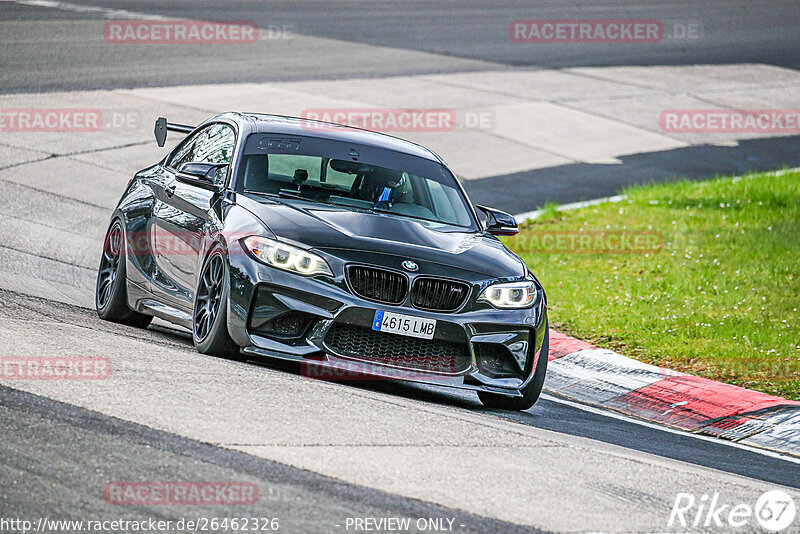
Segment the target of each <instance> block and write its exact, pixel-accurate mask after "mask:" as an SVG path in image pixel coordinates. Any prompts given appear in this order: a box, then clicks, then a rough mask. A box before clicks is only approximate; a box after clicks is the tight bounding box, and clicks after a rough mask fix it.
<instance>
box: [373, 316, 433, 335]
mask: <svg viewBox="0 0 800 534" xmlns="http://www.w3.org/2000/svg"><path fill="white" fill-rule="evenodd" d="M372 329H373V330H377V331H378V332H389V333H390V334H400V335H401V336H410V337H421V338H422V339H433V332H434V330H436V319H423V318H422V317H414V316H413V315H403V314H402V313H392V312H387V311H383V310H378V311H376V312H375V318H374V319H373V321H372Z"/></svg>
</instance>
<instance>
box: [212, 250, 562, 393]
mask: <svg viewBox="0 0 800 534" xmlns="http://www.w3.org/2000/svg"><path fill="white" fill-rule="evenodd" d="M332 267H333V269H334V272H339V273H342V274H340V275H339V276H337V277H334V278H318V277H310V278H307V277H302V276H299V275H296V274H293V273H287V272H284V271H281V270H278V269H274V268H272V267H269V266H267V265H263V264H261V263H259V262H256V261H255V260H253V259H251V258H249V257H248V256H246V255H231V256H230V277H231V279H230V287H231V293H230V294H231V298H230V299H229V310H228V330H229V332H230V334H231V337H232V338H233V339H234V341H235V342H236V343H237V344H238V345H239V346H240V347H242V352H243V353H245V354H251V355H258V356H268V357H272V358H280V359H284V360H291V361H296V362H300V363H301V372H302V373H303V374H304V375H307V376H309V377H312V378H320V379H330V380H348V379H353V380H358V379H361V380H363V379H369V380H372V379H375V378H383V379H391V380H405V381H411V382H419V383H426V384H434V385H440V386H448V387H457V388H464V389H471V390H478V391H487V392H492V393H499V394H504V395H510V396H519V395H521V393H520V390H521V389H523V388H524V387H525V386H527V385H528V384H529V383H530V382H531V381H532V380H533V379H534V376H535V373H536V369H537V367H541V366H538V365H537V364H538V363H539V359H540V358H541V357H547V355H542V354H541V352H542V351H541V348H542V344H543V341H544V339H545V336H546V335H547V331H546V324H547V322H546V306H545V299H544V294H543V292H542V291H541V290H540V293H541V294H540V295H538V296H537V300H536V302H535V303H534V305H533V306H532V307H531V308H528V309H523V310H498V309H494V308H491V307H488V305H477V304H476V303H475V299H476V296H477V294H478V293H479V292H480V290H481V288H482V287H485V285H486V284H487V282H484V285H483V286H481V285H480V283H479V282H476V283H475V284H474V286H473V289H472V293H471V295H470V297H469V299H468V301H467V303H466V304H465V306H464V307H463V309H462V310H461V311H458V312H454V313H444V312H431V311H425V310H421V309H417V308H413V307H411V306H410V305H407V304H406V305H399V306H392V305H385V304H380V303H376V302H372V301H369V300H365V299H362V298H360V297H358V296H357V295H355V294H353V293H352V292H351V291H350V290H349V289H348V285H347V283H346V281H345V279H344V278H345V276H344V274H343V273H344V264H342V265H339V266H334V265H332ZM337 267H338V269H337ZM377 310H384V311H387V312H394V313H400V314H405V315H412V316H416V317H422V318H427V319H435V320H436V321H437V324H436V329H435V332H434V338H433V340H431V342H430V344H429V345H426V341H425V340H419V339H418V338H407V337H406V336H398V335H396V334H387V333H383V332H375V331H373V330H372V329H371V326H372V322H373V318H374V315H375V312H376V311H377ZM343 331H344V332H345V334H342V332H343ZM346 335H349V336H351V337H353V336H355V337H356V338H357V339H358V340H359V341H360V345H357V346H360V347H371V348H368V349H365V350H362V351H361V352H356V353H354V352H353V351H352V350H350V348H349V347H351V345H343V344H342V341H341V340H342V339H347V338H346V337H343V336H346ZM374 336H380V337H378V338H375V337H374ZM387 336H389V338H387ZM395 338H402V339H395ZM389 339H391V343H390V344H392V347H391V348H392V350H393V351H394V352H395V353H396V352H397V351H398V350H399V351H402V350H404V349H403V347H408V354H409V356H407V357H406V356H404V357H402V358H399V359H391V358H385V357H383V356H384V355H383V354H381V353H380V351H381V350H382V349H381V348H380V347H382V346H383V347H386V342H387V340H389ZM376 342H377V343H376ZM395 345H396V346H395ZM426 347H430V350H431V353H427V352H425V351H426ZM443 347H444V348H443ZM434 349H435V350H434ZM448 351H450V352H453V351H455V352H457V353H458V356H457V357H454V359H453V360H452V361H451V362H450V361H448V360H447V359H446V358H444V359H443V357H444V356H443V355H446V354H447V353H448ZM432 353H435V354H437V355H438V356H436V357H434V356H432V355H431V354H432ZM436 358H438V359H436Z"/></svg>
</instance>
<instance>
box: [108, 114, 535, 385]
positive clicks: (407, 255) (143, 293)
mask: <svg viewBox="0 0 800 534" xmlns="http://www.w3.org/2000/svg"><path fill="white" fill-rule="evenodd" d="M221 121H224V122H226V123H235V124H236V126H235V128H236V132H237V143H236V146H237V150H236V151H235V153H234V156H233V161H232V164H231V165H230V167H229V169H228V177H227V180H226V184H227V186H226V187H225V188H222V189H221V190H220V191H209V190H207V189H204V188H200V187H196V186H193V185H191V184H189V183H182V182H180V181H177V180H176V178H175V171H174V169H170V168H168V167H166V166H165V165H164V163H165V162H166V161H167V159H168V158H165V159H164V160H163V161H162V162H161V163H159V164H158V165H155V166H153V167H150V168H147V169H144V170H142V171H140V172H139V173H137V174H136V176H135V177H134V180H132V182H131V184H130V185H129V187H128V188H127V189H126V191H125V193H124V194H123V196H122V198H121V200H120V203H119V205H118V206H117V208H116V209H115V211H114V215H113V217H114V218H119V219H121V220H122V221H123V222H124V226H125V229H126V234H127V239H128V244H127V245H128V246H127V255H126V256H127V272H128V284H127V288H128V299H129V305H130V307H131V308H132V309H134V310H136V311H139V312H143V313H149V314H152V315H156V316H158V317H161V318H164V319H167V320H169V321H172V322H175V323H177V324H181V325H183V326H186V327H188V328H191V314H192V306H193V299H194V292H195V288H196V286H197V281H198V276H199V274H198V273H199V272H200V270H201V267H202V264H203V261H204V260H205V257H206V256H207V255H208V253H209V251H210V250H211V249H212V248H213V247H223V248H224V249H225V250H226V251H227V256H228V262H229V263H228V266H229V275H230V287H231V292H230V299H229V302H228V314H227V316H228V331H229V333H230V335H231V337H232V338H233V340H234V341H235V342H236V343H237V344H238V345H239V346H240V347H242V350H243V351H245V352H249V353H252V354H263V355H269V356H273V357H280V358H286V359H292V360H300V361H303V360H304V359H305V358H306V357H312V358H313V361H314V362H316V363H318V364H320V365H327V366H332V367H336V366H338V365H342V364H343V362H344V363H346V362H347V360H346V359H342V358H340V357H339V356H337V355H335V354H332V353H331V352H330V351H328V350H327V349H326V346H325V344H324V334H325V331H326V328H327V327H329V326H330V325H331V323H332V322H333V321H334V320H336V318H337V317H344V316H345V315H344V314H347V317H348V321H349V320H351V319H350V316H352V317H353V318H354V319H352V320H353V321H355V322H354V324H356V323H358V324H361V323H364V322H366V323H369V321H368V320H367V319H368V318H369V317H370V316H371V314H374V311H375V310H377V309H382V310H386V311H394V312H397V313H404V314H408V315H415V316H420V317H429V318H435V319H437V320H438V321H440V324H441V325H442V328H441V329H440V328H438V327H437V331H436V337H437V338H438V337H442V336H444V337H445V338H450V339H455V338H462V340H467V341H473V342H475V341H489V342H497V343H505V344H511V343H514V342H515V341H519V340H525V342H526V343H529V344H530V346H531V355H532V356H533V357H532V358H530V360H529V365H528V367H529V369H527V371H526V372H527V373H528V374H527V375H526V376H525V377H524V378H523V379H510V378H506V379H492V378H490V377H487V376H485V375H483V374H481V373H480V372H479V371H478V369H477V367H476V364H475V354H474V350H473V348H472V345H471V344H470V354H471V357H472V362H473V363H472V367H471V369H470V372H469V373H464V374H462V375H460V376H447V377H441V379H440V380H437V381H436V383H439V384H443V385H450V386H457V387H466V388H471V389H480V390H485V391H494V392H504V393H506V394H519V393H518V390H519V389H520V388H522V387H524V386H525V385H527V384H528V383H529V382H530V381H531V380H532V379H533V376H534V370H535V368H536V367H537V366H536V363H537V361H539V359H540V356H541V354H540V349H541V347H542V343H543V341H544V340H545V339H546V326H545V325H546V298H545V295H544V291H543V290H542V289H541V286H539V288H540V289H539V291H538V293H537V300H536V302H535V303H534V305H533V306H532V307H531V308H528V309H522V310H499V309H494V308H492V307H491V306H490V305H488V304H483V303H478V302H477V301H476V300H477V297H478V295H479V293H480V291H482V290H483V289H484V288H486V287H487V286H488V285H490V284H491V283H493V282H495V281H498V280H500V281H512V280H520V279H523V278H528V279H533V280H535V278H533V275H532V274H531V273H529V272H527V269H526V268H525V266H524V264H523V263H522V261H521V260H520V259H519V258H518V257H517V256H515V255H514V254H513V253H511V252H510V251H509V250H508V249H507V248H506V247H505V246H504V245H503V244H502V243H501V242H500V241H499V240H498V239H497V238H496V237H494V236H491V235H489V234H488V233H486V232H485V231H482V232H475V231H472V232H470V231H459V230H458V229H457V228H455V227H442V228H440V229H436V228H432V227H431V225H429V224H427V223H423V222H420V221H416V220H413V219H409V218H404V217H397V216H392V215H386V214H377V213H365V212H363V211H360V210H354V209H348V208H339V207H334V206H329V205H322V204H319V205H317V204H312V203H309V202H305V201H298V200H293V199H277V198H276V199H266V198H263V197H254V196H251V195H248V194H242V193H237V192H235V190H236V188H237V185H236V183H232V177H235V176H237V173H238V165H239V156H240V154H241V153H242V145H243V141H242V136H246V135H248V133H252V132H255V131H259V132H264V131H265V130H266V129H269V131H270V132H275V135H279V136H280V135H285V134H296V135H306V136H307V135H309V133H308V132H307V131H303V132H302V133H301V132H300V131H298V129H299V128H300V126H298V124H297V121H291V120H283V119H277V120H273V119H272V118H270V120H268V121H256V120H254V119H252V118H250V117H247V116H242V115H238V114H226V115H223V116H219V117H216V118H214V119H211V120H210V121H207V122H206V123H204V124H203V125H200V126H199V127H198V129H199V128H201V127H204V126H206V125H208V124H210V123H212V122H221ZM325 136H326V138H331V139H338V138H339V136H340V137H344V138H346V139H348V140H350V139H352V140H353V141H354V142H355V141H358V142H359V143H360V144H364V145H370V144H380V143H383V145H384V146H387V145H388V146H390V147H392V149H395V150H405V151H408V152H410V153H412V154H413V155H415V156H417V157H424V158H427V159H429V160H431V161H435V162H437V163H438V162H440V160H439V159H438V157H437V156H435V155H434V154H433V153H431V152H429V151H427V150H426V149H423V148H422V147H418V145H414V144H412V143H408V142H406V141H402V140H398V139H395V138H390V137H388V136H384V135H381V134H375V133H371V132H363V131H360V130H355V131H353V129H349V128H342V129H341V130H337V131H335V132H326V133H325ZM172 188H174V193H172V194H169V191H168V189H172ZM467 202H468V201H467ZM468 203H469V202H468ZM469 206H470V209H471V210H472V215H473V216H474V217H475V218H476V221H477V220H478V219H477V216H476V213H475V211H474V208H473V207H472V205H471V204H469ZM476 224H477V223H476ZM247 235H261V236H264V237H270V238H276V237H277V238H279V239H281V240H284V241H287V242H290V243H291V242H293V243H295V244H297V245H299V246H301V247H303V248H307V249H311V248H313V249H314V250H315V251H317V252H318V254H320V255H321V256H323V257H324V258H325V259H326V261H327V262H328V264H329V265H330V267H331V269H332V271H333V274H334V275H333V277H328V276H322V275H320V276H314V277H304V276H300V275H297V274H294V273H288V272H285V271H281V270H278V269H275V268H272V267H270V266H268V265H265V264H263V263H260V262H258V261H256V260H255V259H254V258H253V257H252V256H250V255H249V253H248V252H247V251H246V250H244V248H243V246H242V244H241V239H242V238H243V237H244V236H247ZM387 236H391V237H387ZM179 241H182V242H185V246H186V247H187V248H186V250H188V251H189V253H185V254H174V253H169V251H159V250H158V247H157V246H153V245H154V244H157V243H162V244H163V243H164V242H169V243H175V242H179ZM406 259H413V260H414V261H416V262H417V263H418V264H419V270H418V271H417V272H414V273H406V274H407V276H408V277H409V278H410V279H411V280H412V281H413V279H414V278H415V277H417V276H434V277H442V278H449V279H457V280H462V281H465V282H467V283H469V284H470V285H471V287H472V289H471V292H470V295H469V298H468V300H467V302H466V303H465V304H464V305H463V306H462V308H461V309H460V310H458V311H456V312H454V313H443V312H429V311H424V310H420V309H416V308H413V307H411V306H410V305H409V303H408V302H405V303H403V304H401V305H398V306H388V305H383V304H376V303H375V302H371V301H367V300H364V299H362V298H360V297H358V296H356V295H354V294H353V293H352V292H351V290H350V288H349V287H348V285H347V282H346V276H345V268H346V266H347V265H350V264H368V265H373V266H379V267H385V268H388V269H393V270H399V269H401V263H402V262H403V261H404V260H406ZM536 283H537V285H539V284H538V281H537V282H536ZM259 287H262V288H271V289H270V293H269V294H270V295H272V296H273V297H274V301H275V302H276V303H278V304H276V305H275V308H276V309H275V310H274V311H275V313H279V312H280V311H281V310H280V307H281V306H283V307H285V308H286V309H296V310H302V311H306V312H309V313H313V314H315V315H317V316H318V317H319V321H318V323H317V324H316V325H315V327H314V329H313V330H312V331H311V332H309V333H308V336H307V339H305V340H303V341H302V342H300V343H297V342H296V343H292V344H285V343H281V342H279V341H276V340H275V339H270V338H265V337H263V336H259V335H255V334H253V333H252V332H250V331H248V319H249V318H250V316H251V307H252V304H253V298H254V295H255V293H256V291H257V290H258V289H259ZM320 302H324V303H325V304H324V305H320ZM362 326H368V324H366V325H362ZM503 340H505V341H503ZM545 357H546V356H545ZM409 379H414V378H409ZM423 381H424V380H423Z"/></svg>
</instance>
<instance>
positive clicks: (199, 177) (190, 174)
mask: <svg viewBox="0 0 800 534" xmlns="http://www.w3.org/2000/svg"><path fill="white" fill-rule="evenodd" d="M227 166H228V164H227V163H199V162H190V163H184V164H183V165H181V168H180V170H178V174H176V175H175V178H176V179H177V180H180V181H181V182H185V183H188V184H192V185H196V186H198V187H202V188H203V189H208V190H210V191H219V190H220V189H221V187H220V186H218V185H217V184H216V182H215V180H214V177H215V176H216V174H217V171H218V170H220V169H224V168H226V167H227Z"/></svg>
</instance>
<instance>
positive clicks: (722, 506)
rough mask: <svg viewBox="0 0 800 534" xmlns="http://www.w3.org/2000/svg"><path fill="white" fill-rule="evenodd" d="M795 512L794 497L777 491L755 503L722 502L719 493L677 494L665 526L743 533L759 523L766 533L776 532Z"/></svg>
mask: <svg viewBox="0 0 800 534" xmlns="http://www.w3.org/2000/svg"><path fill="white" fill-rule="evenodd" d="M796 514H797V507H796V505H795V502H794V499H792V497H791V496H790V495H789V494H788V493H786V492H785V491H781V490H771V491H768V492H766V493H764V494H763V495H761V496H760V497H759V498H758V500H757V501H756V504H755V506H751V505H750V504H747V503H739V504H732V503H725V502H722V501H721V500H720V497H719V493H714V494H713V495H710V496H709V495H707V494H703V495H701V496H700V498H699V499H698V498H696V497H695V496H694V495H692V494H691V493H679V494H678V495H677V496H676V497H675V504H674V505H673V506H672V513H670V516H669V522H668V523H667V525H668V526H669V527H683V528H692V527H694V528H701V529H704V530H707V529H713V528H720V529H724V530H731V528H733V529H742V531H743V532H753V531H755V530H756V529H757V528H758V527H759V526H760V527H761V528H762V529H764V530H767V531H769V532H780V531H782V530H785V529H787V528H788V527H789V526H790V525H792V524H793V523H794V519H795V515H796Z"/></svg>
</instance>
